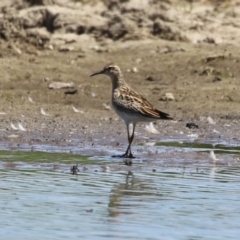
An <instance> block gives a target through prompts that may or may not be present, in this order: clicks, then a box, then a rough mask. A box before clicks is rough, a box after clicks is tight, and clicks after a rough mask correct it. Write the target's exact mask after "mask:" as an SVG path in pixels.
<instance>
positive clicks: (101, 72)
mask: <svg viewBox="0 0 240 240" xmlns="http://www.w3.org/2000/svg"><path fill="white" fill-rule="evenodd" d="M98 74H103V70H101V71H100V72H96V73H93V74H91V75H90V77H93V76H95V75H98Z"/></svg>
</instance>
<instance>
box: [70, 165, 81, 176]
mask: <svg viewBox="0 0 240 240" xmlns="http://www.w3.org/2000/svg"><path fill="white" fill-rule="evenodd" d="M70 171H71V173H72V174H73V175H77V173H78V172H79V169H78V165H73V166H72V167H71V168H70Z"/></svg>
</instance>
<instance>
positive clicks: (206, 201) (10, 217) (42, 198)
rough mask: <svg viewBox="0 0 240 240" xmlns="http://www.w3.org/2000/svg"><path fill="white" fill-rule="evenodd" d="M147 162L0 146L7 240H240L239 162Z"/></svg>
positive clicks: (1, 227) (2, 234) (1, 211)
mask: <svg viewBox="0 0 240 240" xmlns="http://www.w3.org/2000/svg"><path fill="white" fill-rule="evenodd" d="M195 150H196V149H195ZM235 150H236V149H235ZM75 163H78V164H79V170H80V172H79V173H78V175H72V174H70V167H71V166H72V165H73V164H75ZM146 165H147V164H146V162H144V161H139V160H138V161H137V160H136V163H135V164H134V165H133V166H132V167H127V166H124V165H123V164H122V163H121V162H120V161H119V160H114V161H113V160H112V159H111V158H106V157H105V158H104V157H86V156H81V155H76V154H65V153H47V152H45V153H44V152H14V151H0V193H1V198H0V216H1V218H0V239H66V238H68V239H83V238H84V239H144V240H145V239H151V240H153V239H239V236H240V201H239V199H240V191H239V189H240V168H239V167H229V166H219V167H217V166H216V165H212V167H211V168H204V167H203V168H193V167H192V168H189V167H187V168H186V167H179V168H176V167H166V166H162V165H159V166H155V168H154V171H153V167H152V166H151V167H147V166H146ZM106 166H108V167H106Z"/></svg>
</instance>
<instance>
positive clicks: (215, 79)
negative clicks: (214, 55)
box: [213, 76, 222, 82]
mask: <svg viewBox="0 0 240 240" xmlns="http://www.w3.org/2000/svg"><path fill="white" fill-rule="evenodd" d="M221 81H222V78H220V77H217V76H215V77H214V79H213V82H221Z"/></svg>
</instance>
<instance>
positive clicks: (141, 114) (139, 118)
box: [90, 63, 173, 159]
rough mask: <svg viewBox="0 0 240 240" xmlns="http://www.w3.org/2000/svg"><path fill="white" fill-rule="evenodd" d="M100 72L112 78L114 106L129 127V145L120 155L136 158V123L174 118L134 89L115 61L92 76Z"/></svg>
mask: <svg viewBox="0 0 240 240" xmlns="http://www.w3.org/2000/svg"><path fill="white" fill-rule="evenodd" d="M100 74H104V75H107V76H108V77H110V79H111V80H112V97H111V103H112V107H113V109H114V110H115V112H116V113H117V115H118V116H119V117H120V118H122V119H123V121H124V122H125V124H126V128H127V135H128V147H127V150H126V152H125V153H124V154H123V155H120V157H123V158H130V159H131V158H134V156H133V154H132V151H131V145H132V142H133V139H134V132H135V128H136V124H137V123H139V122H153V121H155V120H173V118H172V117H170V115H169V114H168V113H165V112H162V111H159V110H158V109H156V108H154V107H153V105H152V104H151V103H150V102H149V101H148V100H147V99H146V98H145V97H143V96H142V95H141V94H139V93H138V92H136V91H134V90H133V89H132V88H131V87H130V86H129V85H128V84H127V82H126V81H125V78H124V76H123V73H122V71H121V69H120V67H118V66H117V65H116V64H115V63H109V64H107V65H106V66H105V67H104V68H103V69H102V70H101V71H98V72H95V73H93V74H91V75H90V77H93V76H96V75H100Z"/></svg>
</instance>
